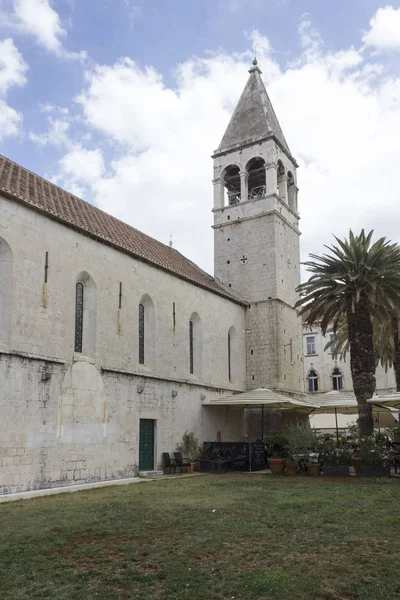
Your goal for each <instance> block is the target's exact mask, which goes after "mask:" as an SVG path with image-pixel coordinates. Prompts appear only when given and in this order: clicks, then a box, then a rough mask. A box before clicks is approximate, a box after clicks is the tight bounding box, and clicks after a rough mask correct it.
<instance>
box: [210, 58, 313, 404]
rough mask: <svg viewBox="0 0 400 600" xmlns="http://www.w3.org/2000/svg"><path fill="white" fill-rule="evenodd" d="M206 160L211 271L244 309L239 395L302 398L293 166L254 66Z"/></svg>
mask: <svg viewBox="0 0 400 600" xmlns="http://www.w3.org/2000/svg"><path fill="white" fill-rule="evenodd" d="M249 73H250V76H249V78H248V81H247V84H246V86H245V88H244V90H243V93H242V95H241V97H240V99H239V102H238V104H237V106H236V109H235V111H234V113H233V115H232V118H231V120H230V122H229V125H228V128H227V129H226V131H225V133H224V136H223V138H222V141H221V143H220V145H219V148H218V150H216V151H215V153H214V155H213V160H214V179H213V184H214V209H213V213H214V225H213V228H214V256H215V258H214V261H215V265H214V269H215V277H216V278H217V279H218V280H219V281H220V283H221V284H222V285H223V286H224V287H225V288H227V290H229V291H231V292H233V293H236V294H237V295H238V296H239V297H241V298H242V299H244V300H245V301H247V304H248V308H247V318H246V368H247V387H248V389H255V388H259V387H266V388H271V389H275V390H280V391H282V392H285V393H288V394H290V393H291V394H299V393H302V392H303V364H302V355H303V350H302V331H301V320H300V319H299V317H298V316H297V312H296V311H295V310H294V304H295V303H296V300H297V294H296V287H297V286H298V284H299V283H300V256H299V236H300V231H299V226H298V225H299V215H298V209H297V192H298V188H297V185H296V168H297V166H298V165H297V163H296V160H295V159H294V158H293V156H292V153H291V152H290V150H289V146H288V144H287V142H286V140H285V137H284V135H283V132H282V129H281V127H280V125H279V122H278V119H277V117H276V115H275V112H274V109H273V107H272V104H271V101H270V99H269V97H268V94H267V91H266V89H265V87H264V84H263V81H262V79H261V70H260V69H259V67H258V65H257V61H256V60H255V59H254V61H253V66H252V68H251V69H250V71H249Z"/></svg>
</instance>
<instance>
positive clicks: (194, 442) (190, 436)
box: [176, 431, 199, 473]
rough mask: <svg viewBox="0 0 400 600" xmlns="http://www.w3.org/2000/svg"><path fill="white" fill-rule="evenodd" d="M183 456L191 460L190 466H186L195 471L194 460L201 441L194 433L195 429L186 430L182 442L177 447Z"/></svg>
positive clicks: (189, 470) (190, 470)
mask: <svg viewBox="0 0 400 600" xmlns="http://www.w3.org/2000/svg"><path fill="white" fill-rule="evenodd" d="M176 449H177V450H178V452H181V453H182V455H183V457H184V458H186V459H189V460H190V466H189V467H186V470H187V471H188V472H189V473H193V471H194V461H195V459H196V458H197V455H198V453H199V441H198V439H197V438H196V437H195V435H194V431H185V433H184V434H183V436H182V441H181V443H180V444H179V445H178V446H177V447H176Z"/></svg>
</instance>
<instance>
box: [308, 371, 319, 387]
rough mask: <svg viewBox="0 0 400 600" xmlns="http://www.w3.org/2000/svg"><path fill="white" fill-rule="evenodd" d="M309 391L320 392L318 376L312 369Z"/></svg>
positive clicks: (309, 374) (309, 377) (309, 375)
mask: <svg viewBox="0 0 400 600" xmlns="http://www.w3.org/2000/svg"><path fill="white" fill-rule="evenodd" d="M308 391H309V392H318V375H317V372H316V371H315V369H310V371H309V372H308Z"/></svg>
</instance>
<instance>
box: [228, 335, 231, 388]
mask: <svg viewBox="0 0 400 600" xmlns="http://www.w3.org/2000/svg"><path fill="white" fill-rule="evenodd" d="M228 379H229V381H231V380H232V363H231V334H230V333H228Z"/></svg>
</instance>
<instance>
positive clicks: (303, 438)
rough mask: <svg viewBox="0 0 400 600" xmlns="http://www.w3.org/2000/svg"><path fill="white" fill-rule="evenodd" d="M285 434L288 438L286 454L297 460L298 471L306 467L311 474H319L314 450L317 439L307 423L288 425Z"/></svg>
mask: <svg viewBox="0 0 400 600" xmlns="http://www.w3.org/2000/svg"><path fill="white" fill-rule="evenodd" d="M285 435H286V436H287V439H288V446H287V449H288V454H289V455H290V456H291V457H292V459H293V460H295V461H296V462H297V465H298V467H299V469H300V471H305V470H306V468H307V471H308V473H310V474H311V475H319V469H320V465H319V461H318V453H315V452H314V450H315V447H316V444H317V441H318V439H317V436H316V434H315V432H314V431H313V430H312V429H311V427H310V425H309V423H304V422H298V423H293V424H292V425H288V427H287V428H286V429H285Z"/></svg>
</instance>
